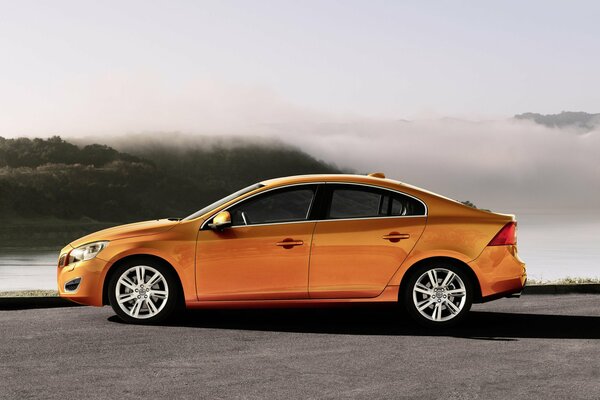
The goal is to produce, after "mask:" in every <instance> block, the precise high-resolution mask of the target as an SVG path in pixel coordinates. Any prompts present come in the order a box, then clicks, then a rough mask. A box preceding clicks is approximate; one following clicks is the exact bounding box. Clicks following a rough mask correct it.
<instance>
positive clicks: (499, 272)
mask: <svg viewBox="0 0 600 400" xmlns="http://www.w3.org/2000/svg"><path fill="white" fill-rule="evenodd" d="M469 266H471V268H472V269H473V270H474V271H475V273H476V274H477V277H478V278H479V285H480V287H481V297H482V300H486V298H497V297H503V296H508V295H511V294H513V293H519V292H521V291H522V290H523V287H525V282H526V281H527V271H526V268H525V263H524V262H523V260H521V259H520V258H519V255H518V253H517V247H516V246H512V245H511V246H487V247H486V248H485V249H484V250H483V252H482V253H481V254H480V255H479V257H477V258H476V259H475V260H473V261H471V262H470V263H469Z"/></svg>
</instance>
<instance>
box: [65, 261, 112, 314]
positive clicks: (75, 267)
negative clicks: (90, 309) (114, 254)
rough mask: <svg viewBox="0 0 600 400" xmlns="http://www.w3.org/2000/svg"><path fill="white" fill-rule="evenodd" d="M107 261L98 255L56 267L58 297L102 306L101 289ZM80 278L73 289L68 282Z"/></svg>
mask: <svg viewBox="0 0 600 400" xmlns="http://www.w3.org/2000/svg"><path fill="white" fill-rule="evenodd" d="M106 266H107V261H104V260H102V259H100V258H98V257H96V258H93V259H91V260H88V261H80V262H76V263H73V264H70V265H67V266H66V267H61V266H59V267H58V269H57V280H58V294H59V296H60V297H63V298H65V299H69V300H71V301H74V302H75V303H79V304H85V305H89V306H102V289H103V282H104V275H105V271H106ZM77 278H80V279H81V281H80V283H79V285H77V287H76V289H75V290H68V289H70V288H71V289H72V287H71V286H68V287H67V288H65V285H66V284H68V283H73V280H75V279H77ZM73 286H75V285H73Z"/></svg>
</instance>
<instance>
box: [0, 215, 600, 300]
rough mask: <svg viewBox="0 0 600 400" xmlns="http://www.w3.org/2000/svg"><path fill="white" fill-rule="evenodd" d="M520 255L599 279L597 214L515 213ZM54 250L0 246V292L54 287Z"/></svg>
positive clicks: (540, 267) (557, 270) (547, 271)
mask: <svg viewBox="0 0 600 400" xmlns="http://www.w3.org/2000/svg"><path fill="white" fill-rule="evenodd" d="M518 220H519V233H518V235H519V237H518V240H519V254H520V256H521V258H522V259H523V260H524V261H525V262H526V263H527V273H528V275H529V277H530V278H532V279H537V280H546V281H548V280H555V279H561V278H566V277H578V278H596V279H599V278H600V216H596V215H592V216H589V215H548V214H546V215H536V214H525V215H518ZM57 258H58V250H49V249H47V248H46V249H28V250H23V249H8V250H7V249H2V248H0V291H8V290H29V289H50V290H56V263H57Z"/></svg>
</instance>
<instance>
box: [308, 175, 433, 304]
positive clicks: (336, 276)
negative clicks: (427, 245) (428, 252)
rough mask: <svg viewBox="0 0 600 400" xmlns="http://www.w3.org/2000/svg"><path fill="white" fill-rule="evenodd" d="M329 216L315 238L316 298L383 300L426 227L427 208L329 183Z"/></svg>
mask: <svg viewBox="0 0 600 400" xmlns="http://www.w3.org/2000/svg"><path fill="white" fill-rule="evenodd" d="M324 187H327V188H328V190H326V191H325V193H326V194H325V195H326V196H328V200H327V201H326V203H325V204H326V206H325V208H326V211H325V215H324V218H325V219H324V220H320V221H319V222H318V223H317V226H316V227H315V233H314V235H313V244H312V254H311V261H310V280H309V294H310V297H311V298H358V297H375V296H378V295H379V294H380V293H381V292H382V291H383V290H384V289H385V287H386V285H387V283H388V282H389V280H390V279H391V278H392V276H393V275H394V273H395V272H396V271H397V270H398V268H399V267H400V265H401V264H402V262H403V261H404V259H405V258H406V256H407V255H408V253H409V252H410V251H411V250H412V248H413V247H414V245H415V244H416V242H417V240H418V239H419V237H420V236H421V233H422V232H423V229H424V227H425V220H426V217H425V213H426V210H425V206H424V204H423V203H422V202H420V201H419V200H417V199H414V198H412V197H410V196H407V195H403V194H401V193H397V192H393V191H388V190H385V189H379V188H373V187H368V186H360V185H350V184H344V185H342V184H326V185H324Z"/></svg>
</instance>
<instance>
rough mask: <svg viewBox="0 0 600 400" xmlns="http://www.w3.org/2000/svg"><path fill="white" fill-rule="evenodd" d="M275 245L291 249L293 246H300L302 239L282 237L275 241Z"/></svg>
mask: <svg viewBox="0 0 600 400" xmlns="http://www.w3.org/2000/svg"><path fill="white" fill-rule="evenodd" d="M275 244H276V245H277V246H281V247H283V248H284V249H291V248H292V247H294V246H302V245H303V244H304V241H303V240H294V239H283V240H282V241H281V242H277V243H275Z"/></svg>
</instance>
